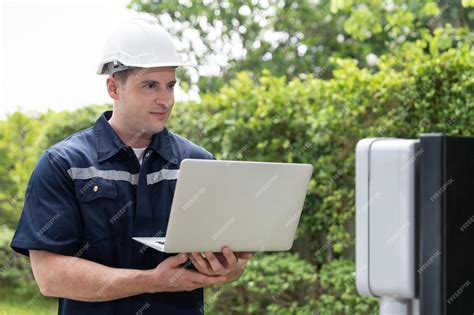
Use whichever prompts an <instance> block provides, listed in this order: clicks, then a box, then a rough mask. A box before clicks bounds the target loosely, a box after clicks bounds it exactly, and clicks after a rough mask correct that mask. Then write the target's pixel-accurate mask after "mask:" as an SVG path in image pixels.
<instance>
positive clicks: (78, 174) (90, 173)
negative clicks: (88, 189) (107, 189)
mask: <svg viewBox="0 0 474 315" xmlns="http://www.w3.org/2000/svg"><path fill="white" fill-rule="evenodd" d="M67 172H68V174H69V176H70V177H71V178H72V180H75V179H91V178H94V177H100V178H103V179H109V180H123V181H126V182H129V183H131V184H132V185H137V184H138V173H136V174H132V173H130V172H126V171H115V170H107V171H104V170H98V169H97V168H95V167H94V166H91V167H86V168H79V167H71V168H70V169H68V171H67Z"/></svg>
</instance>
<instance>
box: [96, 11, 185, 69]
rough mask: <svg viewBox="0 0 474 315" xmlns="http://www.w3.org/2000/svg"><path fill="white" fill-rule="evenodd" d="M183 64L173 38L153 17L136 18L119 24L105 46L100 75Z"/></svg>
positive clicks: (99, 67) (100, 64)
mask: <svg viewBox="0 0 474 315" xmlns="http://www.w3.org/2000/svg"><path fill="white" fill-rule="evenodd" d="M184 65H187V64H185V63H183V61H182V59H181V57H180V56H179V55H178V53H177V51H176V47H175V46H174V44H173V39H172V38H171V35H170V34H169V33H168V32H167V31H166V30H165V29H164V28H163V27H162V26H160V25H159V24H158V21H157V19H156V18H154V17H151V16H150V17H149V18H133V19H131V20H129V21H128V22H126V23H124V24H122V25H120V26H119V27H118V28H117V29H116V30H115V31H114V32H113V33H112V35H111V36H110V37H109V39H108V40H107V42H106V43H105V46H104V50H103V54H102V59H101V61H100V63H99V66H98V67H97V74H113V73H115V72H117V71H121V70H126V69H129V68H133V67H138V68H152V67H177V66H184Z"/></svg>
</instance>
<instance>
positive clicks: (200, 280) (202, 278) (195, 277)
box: [185, 270, 227, 286]
mask: <svg viewBox="0 0 474 315" xmlns="http://www.w3.org/2000/svg"><path fill="white" fill-rule="evenodd" d="M185 276H186V279H188V280H189V281H191V282H193V283H196V284H199V285H201V286H202V285H203V284H208V285H211V284H217V283H222V282H224V281H226V280H227V278H226V277H225V276H208V275H205V274H202V273H199V272H197V271H192V270H187V271H186V274H185Z"/></svg>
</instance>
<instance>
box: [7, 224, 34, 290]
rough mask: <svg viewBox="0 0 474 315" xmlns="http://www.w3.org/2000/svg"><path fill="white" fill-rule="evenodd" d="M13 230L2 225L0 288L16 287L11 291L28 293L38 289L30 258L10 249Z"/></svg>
mask: <svg viewBox="0 0 474 315" xmlns="http://www.w3.org/2000/svg"><path fill="white" fill-rule="evenodd" d="M12 237H13V231H12V230H10V229H9V228H7V227H6V226H0V288H10V289H14V290H12V291H11V292H10V293H13V292H15V293H16V294H26V293H31V292H34V290H35V289H36V290H37V285H36V282H35V281H34V277H33V273H32V272H31V267H30V260H29V259H28V258H27V257H25V256H22V255H20V254H17V253H15V252H14V251H12V250H11V249H10V242H11V239H12Z"/></svg>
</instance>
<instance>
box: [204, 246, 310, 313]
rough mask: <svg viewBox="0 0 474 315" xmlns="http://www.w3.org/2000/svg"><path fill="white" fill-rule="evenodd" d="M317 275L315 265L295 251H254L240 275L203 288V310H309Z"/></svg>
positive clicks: (303, 311) (218, 311) (250, 311)
mask: <svg viewBox="0 0 474 315" xmlns="http://www.w3.org/2000/svg"><path fill="white" fill-rule="evenodd" d="M316 279H317V276H316V269H315V267H314V266H313V265H311V264H310V263H309V262H307V261H306V260H304V259H300V258H299V257H298V255H296V254H292V253H277V254H270V255H269V254H265V253H256V254H255V255H254V257H253V258H252V260H251V261H250V262H249V263H248V265H247V269H246V271H245V273H244V275H243V276H242V277H241V278H240V279H238V280H237V281H235V282H232V283H230V284H227V285H225V286H222V287H214V288H210V289H206V293H205V296H206V306H205V308H206V312H208V313H209V314H252V313H256V314H263V313H269V314H288V311H292V312H298V314H310V313H311V307H312V306H313V305H312V298H313V297H315V296H316V289H317V286H316ZM302 292H304V294H302ZM312 312H313V313H314V308H313V309H312Z"/></svg>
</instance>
